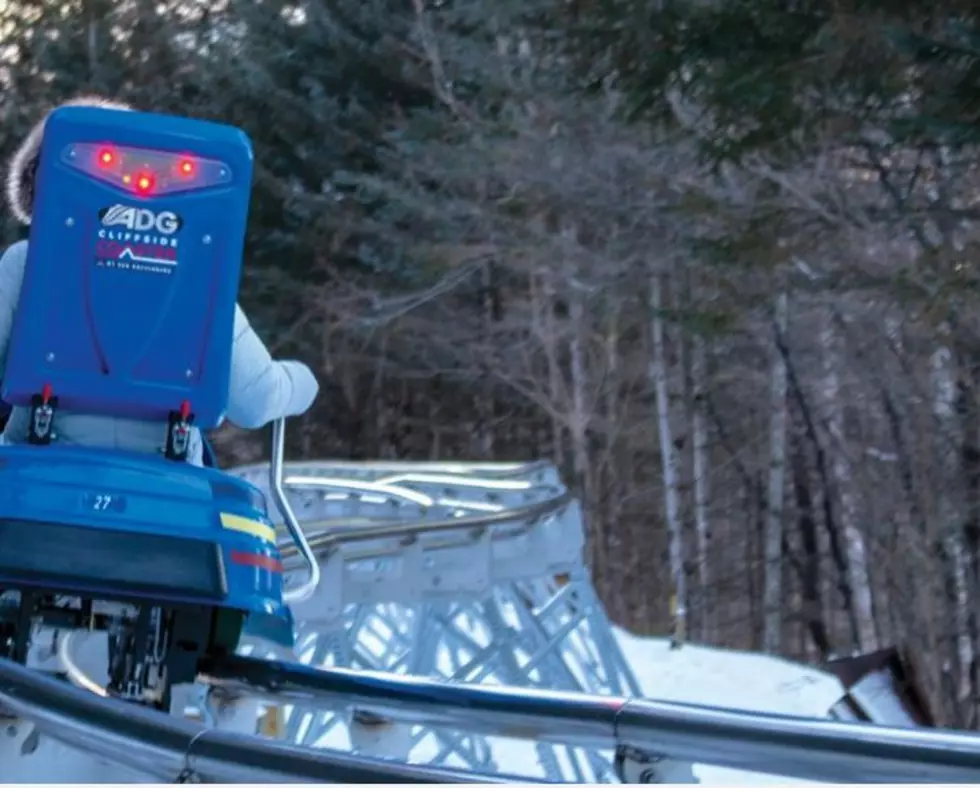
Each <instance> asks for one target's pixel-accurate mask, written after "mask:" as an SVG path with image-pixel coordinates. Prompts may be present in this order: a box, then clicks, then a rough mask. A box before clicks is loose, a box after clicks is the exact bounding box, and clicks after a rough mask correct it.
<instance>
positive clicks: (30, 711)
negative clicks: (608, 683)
mask: <svg viewBox="0 0 980 788" xmlns="http://www.w3.org/2000/svg"><path fill="white" fill-rule="evenodd" d="M0 711H2V712H3V713H4V714H7V715H13V716H14V717H20V718H24V719H29V720H31V721H33V722H34V724H35V725H36V726H37V729H38V731H39V732H40V733H41V734H42V735H46V736H50V737H51V738H52V739H56V740H58V741H61V742H63V743H64V744H67V745H69V746H71V747H75V748H77V749H79V750H81V751H83V752H87V753H89V754H91V755H92V756H94V757H101V758H105V759H106V760H107V761H110V762H113V763H117V764H120V765H123V766H128V767H131V768H133V769H136V770H138V771H140V772H142V773H145V774H148V775H151V776H154V777H158V778H161V779H164V780H167V781H171V782H172V781H175V780H181V781H189V780H190V779H195V780H199V781H202V782H216V783H270V782H279V783H281V782H286V783H310V782H318V783H472V782H473V778H474V775H473V774H472V773H471V772H462V771H456V770H453V769H444V768H434V767H429V766H410V765H407V764H399V763H392V762H386V761H379V760H373V759H370V758H364V757H359V756H356V755H350V754H348V753H340V752H331V751H327V750H312V749H307V748H302V747H294V746H290V745H286V744H281V743H278V742H274V741H269V740H266V739H260V738H255V737H250V736H242V735H238V734H232V733H228V732H222V731H219V730H214V729H209V728H204V727H203V726H201V725H198V724H196V723H193V722H190V721H188V720H184V719H180V718H177V717H171V716H168V715H166V714H164V713H162V712H158V711H153V710H151V709H146V708H143V707H139V706H134V705H133V704H131V703H124V702H122V701H118V700H115V699H113V698H105V697H100V696H98V695H94V694H92V693H90V692H88V691H86V690H83V689H79V688H77V687H73V686H71V685H70V684H68V683H66V682H64V681H60V680H58V679H55V678H52V677H50V676H47V675H44V674H42V673H39V672H36V671H32V670H30V669H28V668H25V667H23V666H22V665H18V664H16V663H14V662H10V661H8V660H2V659H0ZM480 781H481V782H492V783H509V782H517V781H519V782H528V780H527V779H526V778H524V777H520V778H510V779H508V778H504V777H500V776H490V775H480ZM532 782H533V781H532Z"/></svg>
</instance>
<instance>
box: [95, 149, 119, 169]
mask: <svg viewBox="0 0 980 788" xmlns="http://www.w3.org/2000/svg"><path fill="white" fill-rule="evenodd" d="M115 162H116V154H115V153H113V152H112V151H111V150H108V149H105V150H101V151H99V164H101V165H102V166H103V167H111V166H112V165H113V164H115Z"/></svg>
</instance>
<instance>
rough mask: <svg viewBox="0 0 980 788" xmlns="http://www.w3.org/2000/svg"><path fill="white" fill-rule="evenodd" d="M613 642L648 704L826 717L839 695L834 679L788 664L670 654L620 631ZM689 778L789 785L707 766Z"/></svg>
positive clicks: (745, 656) (741, 656)
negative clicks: (620, 651) (673, 703)
mask: <svg viewBox="0 0 980 788" xmlns="http://www.w3.org/2000/svg"><path fill="white" fill-rule="evenodd" d="M616 637H617V639H618V641H619V645H620V647H621V648H622V649H623V654H624V655H625V657H626V661H627V662H629V664H630V666H631V667H632V668H633V673H634V674H635V675H636V678H637V681H639V683H640V687H641V688H642V690H643V694H644V695H645V696H646V697H648V698H651V699H655V700H666V701H676V702H679V703H696V704H698V705H703V706H720V707H724V708H729V709H740V710H743V711H764V712H773V713H777V714H790V715H794V716H800V717H826V716H827V715H828V712H829V711H830V708H831V707H832V706H833V705H834V703H836V702H837V700H839V699H840V697H841V696H842V695H843V694H844V689H843V687H842V686H841V684H840V682H839V681H838V680H837V678H836V677H834V676H832V675H830V674H827V673H823V672H822V671H819V670H816V669H814V668H810V667H808V666H806V665H800V664H797V663H794V662H790V661H788V660H784V659H778V658H776V657H769V656H765V655H763V654H754V653H749V652H743V651H730V650H727V649H717V648H705V647H703V646H692V645H687V646H684V647H683V648H680V649H676V650H671V649H670V647H669V642H668V641H667V640H663V639H660V638H638V637H634V636H633V635H630V634H629V633H627V632H624V631H622V630H616ZM695 774H696V775H697V776H698V777H699V778H700V779H701V782H702V783H704V784H709V783H726V784H729V785H731V784H733V783H741V784H753V785H761V784H763V783H765V784H769V783H777V782H778V783H782V784H785V783H788V782H791V781H790V780H787V779H786V778H783V777H774V776H769V775H759V774H753V773H750V772H738V771H734V770H731V769H720V768H717V767H709V766H698V767H697V768H696V769H695ZM793 782H800V781H793Z"/></svg>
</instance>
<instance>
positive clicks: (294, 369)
mask: <svg viewBox="0 0 980 788" xmlns="http://www.w3.org/2000/svg"><path fill="white" fill-rule="evenodd" d="M319 390H320V387H319V384H318V383H317V382H316V378H315V377H313V373H312V372H310V369H309V367H307V366H306V364H303V363H302V362H300V361H276V360H275V359H273V358H272V356H270V355H269V351H268V350H267V349H266V347H265V345H264V344H263V343H262V340H261V339H259V338H258V336H257V335H256V334H255V332H254V331H253V330H252V327H251V326H250V325H249V322H248V318H247V317H245V313H244V312H243V311H242V310H241V307H238V306H236V307H235V330H234V344H233V347H232V356H231V385H230V391H229V395H228V420H229V421H230V422H231V423H232V424H235V425H237V426H239V427H243V428H244V429H249V430H254V429H258V428H259V427H263V426H265V425H266V424H268V423H269V422H271V421H275V420H276V419H282V418H286V417H287V416H299V415H300V414H301V413H305V412H306V411H307V410H309V407H310V405H312V404H313V400H314V399H316V395H317V392H318V391H319Z"/></svg>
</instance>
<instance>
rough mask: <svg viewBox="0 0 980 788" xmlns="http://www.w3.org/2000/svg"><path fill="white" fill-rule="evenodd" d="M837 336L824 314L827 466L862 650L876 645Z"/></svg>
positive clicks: (822, 342)
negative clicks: (847, 428)
mask: <svg viewBox="0 0 980 788" xmlns="http://www.w3.org/2000/svg"><path fill="white" fill-rule="evenodd" d="M839 340H840V338H839V336H838V334H837V331H836V330H835V328H834V325H833V323H832V321H831V320H830V319H829V318H828V320H827V322H825V324H824V326H823V330H822V331H821V335H820V344H821V347H822V349H823V352H824V376H823V384H824V385H823V394H824V403H825V404H824V407H825V409H826V410H825V412H826V413H827V414H828V416H827V431H828V432H829V433H830V445H831V469H832V474H833V478H834V485H835V487H836V490H837V497H838V500H839V501H840V525H841V531H842V534H843V539H844V549H845V551H846V553H847V572H848V580H849V581H850V586H851V592H852V600H853V605H854V618H855V619H856V622H857V646H858V648H859V649H860V650H861V651H862V652H869V651H875V650H877V648H878V633H877V627H876V625H875V615H874V602H873V597H872V593H871V578H870V573H869V570H868V557H867V549H866V546H865V541H864V536H863V534H862V533H861V531H860V530H859V529H858V525H857V523H858V518H859V512H858V505H857V499H856V498H855V494H854V479H853V473H852V468H851V462H850V459H849V458H848V456H847V442H846V438H845V436H844V403H843V402H842V401H841V396H840V373H839V369H840V365H841V356H840V349H839V347H838V345H839Z"/></svg>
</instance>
